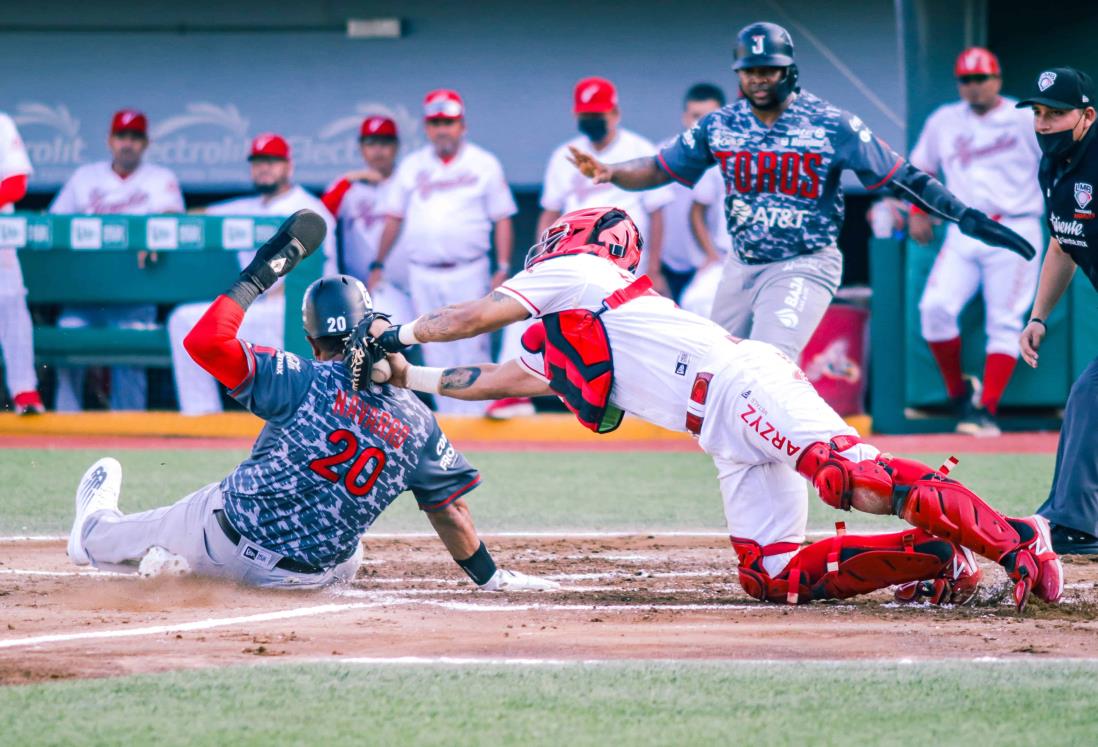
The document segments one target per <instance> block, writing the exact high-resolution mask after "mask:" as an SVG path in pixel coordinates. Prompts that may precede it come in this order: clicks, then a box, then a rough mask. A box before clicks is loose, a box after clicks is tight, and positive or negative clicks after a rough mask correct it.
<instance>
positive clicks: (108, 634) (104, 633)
mask: <svg viewBox="0 0 1098 747" xmlns="http://www.w3.org/2000/svg"><path fill="white" fill-rule="evenodd" d="M409 603H411V600H402V599H387V600H385V601H377V602H349V603H346V604H321V605H316V606H314V607H298V608H296V609H290V610H279V611H278V612H263V613H260V614H256V615H243V616H241V617H220V618H208V619H206V620H195V621H194V622H187V623H170V624H168V625H150V626H147V627H144V628H131V629H121V630H119V629H112V630H96V631H91V632H88V633H55V634H52V635H39V636H32V637H29V638H7V639H0V648H16V647H19V646H40V645H42V644H44V643H67V642H70V641H87V640H97V639H104V638H134V637H138V636H146V635H160V634H162V633H185V632H188V631H192V630H209V629H210V628H224V627H227V626H229V625H242V624H245V623H257V622H271V621H273V620H293V619H294V618H298V617H311V616H314V615H330V614H335V613H339V612H347V611H349V610H361V609H368V608H371V607H388V606H392V605H395V604H409Z"/></svg>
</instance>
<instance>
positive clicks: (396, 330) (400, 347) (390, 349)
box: [377, 324, 412, 353]
mask: <svg viewBox="0 0 1098 747" xmlns="http://www.w3.org/2000/svg"><path fill="white" fill-rule="evenodd" d="M400 327H401V325H399V324H398V325H396V326H395V327H389V329H387V330H385V331H384V332H382V333H381V334H380V335H378V336H377V344H378V345H380V346H381V347H382V348H383V349H384V350H385V352H387V353H403V352H404V351H405V350H407V349H408V348H410V347H412V346H411V345H405V344H404V343H403V342H401V341H400Z"/></svg>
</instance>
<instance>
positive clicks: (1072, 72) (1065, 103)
mask: <svg viewBox="0 0 1098 747" xmlns="http://www.w3.org/2000/svg"><path fill="white" fill-rule="evenodd" d="M1094 101H1095V96H1094V81H1092V80H1091V79H1090V76H1089V75H1087V74H1086V73H1084V72H1083V71H1082V70H1076V69H1075V68H1073V67H1053V68H1049V69H1048V70H1045V71H1043V72H1042V73H1041V74H1040V75H1038V76H1037V80H1036V81H1034V85H1033V89H1032V92H1031V93H1030V95H1029V96H1028V97H1026V98H1025V99H1023V100H1022V101H1019V102H1018V103H1017V104H1015V106H1016V107H1017V108H1019V109H1020V108H1022V107H1024V106H1033V105H1034V104H1043V105H1045V106H1048V107H1052V108H1053V109H1086V108H1087V107H1088V106H1094Z"/></svg>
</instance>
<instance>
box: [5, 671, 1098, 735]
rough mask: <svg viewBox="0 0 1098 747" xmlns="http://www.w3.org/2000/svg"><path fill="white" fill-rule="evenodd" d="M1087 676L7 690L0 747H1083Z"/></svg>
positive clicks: (539, 674) (321, 678) (415, 680)
mask: <svg viewBox="0 0 1098 747" xmlns="http://www.w3.org/2000/svg"><path fill="white" fill-rule="evenodd" d="M1096 677H1098V666H1096V665H1095V664H1093V663H1085V662H1080V663H1065V662H1050V663H1044V664H1039V663H1030V662H1026V663H1009V664H1008V663H987V664H975V665H974V664H960V663H957V664H941V663H929V664H928V663H924V664H917V665H903V664H874V663H843V664H836V663H803V662H802V663H765V664H756V663H717V662H709V663H643V662H633V663H614V664H584V665H578V664H577V665H563V666H541V667H518V666H498V665H497V666H492V665H477V666H462V665H443V666H419V665H417V666H358V665H336V664H324V665H272V666H261V667H237V668H230V669H219V670H205V671H199V672H174V673H169V674H163V675H143V676H136V677H123V678H117V679H107V680H93V681H81V682H62V683H55V684H49V685H30V686H21V687H10V688H5V689H0V743H3V744H11V745H30V744H89V745H90V744H101V745H113V744H153V745H158V747H169V746H170V745H197V744H232V745H260V746H266V745H283V744H310V745H321V744H324V745H330V744H370V745H374V744H385V745H390V744H391V745H404V744H415V745H465V744H469V745H472V744H488V745H533V744H547V745H570V746H571V745H611V744H612V745H651V744H667V745H690V744H723V745H735V744H745V745H785V744H789V745H802V744H812V745H817V744H822V745H828V744H835V745H904V746H905V747H906V746H908V745H929V744H932V745H961V744H967V745H996V746H997V747H1001V746H1003V745H1030V744H1032V745H1042V746H1045V745H1071V744H1079V745H1084V744H1086V745H1090V744H1094V739H1095V734H1098V698H1096V696H1095V694H1094V688H1093V683H1094V681H1095V678H1096Z"/></svg>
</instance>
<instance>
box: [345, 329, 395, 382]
mask: <svg viewBox="0 0 1098 747" xmlns="http://www.w3.org/2000/svg"><path fill="white" fill-rule="evenodd" d="M378 319H384V320H385V321H389V315H388V314H382V313H381V312H380V311H370V312H367V314H366V316H364V317H363V318H362V321H360V322H359V323H358V324H356V325H355V328H354V329H353V330H351V334H349V335H347V339H346V340H344V341H343V363H344V365H346V366H347V370H348V371H350V372H351V386H352V387H354V389H355V391H365V390H367V389H369V387H370V372H371V371H372V370H373V368H374V364H375V363H377V362H378V361H382V360H385V350H384V349H383V348H382V347H381V345H379V344H378V341H377V338H375V337H374V336H373V335H371V334H370V325H372V324H373V323H374V322H375V321H377V320H378Z"/></svg>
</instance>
